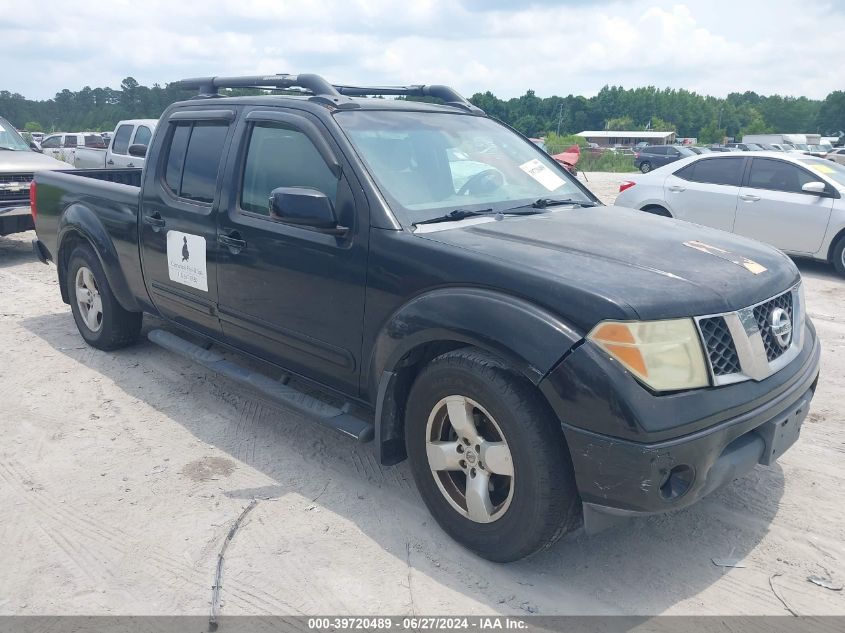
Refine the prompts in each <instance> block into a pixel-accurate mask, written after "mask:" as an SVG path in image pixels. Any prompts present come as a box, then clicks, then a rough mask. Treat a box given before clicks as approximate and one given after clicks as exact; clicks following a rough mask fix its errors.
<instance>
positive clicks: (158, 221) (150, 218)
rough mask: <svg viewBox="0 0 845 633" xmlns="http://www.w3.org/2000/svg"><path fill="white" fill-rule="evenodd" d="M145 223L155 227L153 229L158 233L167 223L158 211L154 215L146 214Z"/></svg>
mask: <svg viewBox="0 0 845 633" xmlns="http://www.w3.org/2000/svg"><path fill="white" fill-rule="evenodd" d="M144 223H145V224H149V225H150V226H151V227H153V231H155V232H156V233H158V232H159V231H160V230H161V228H162V227H163V226H164V225H165V221H164V218H162V217H161V214H160V213H159V212H158V211H156V212H155V213H153V214H152V215H145V216H144Z"/></svg>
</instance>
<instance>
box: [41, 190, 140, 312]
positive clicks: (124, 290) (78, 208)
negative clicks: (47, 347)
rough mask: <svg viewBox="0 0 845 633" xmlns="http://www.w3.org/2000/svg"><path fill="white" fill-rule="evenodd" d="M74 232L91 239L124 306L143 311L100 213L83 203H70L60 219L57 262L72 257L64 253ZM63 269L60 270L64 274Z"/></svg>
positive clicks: (110, 285)
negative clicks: (98, 214)
mask: <svg viewBox="0 0 845 633" xmlns="http://www.w3.org/2000/svg"><path fill="white" fill-rule="evenodd" d="M116 228H117V229H118V230H122V231H125V230H130V231H134V230H135V226H134V221H133V226H132V227H131V228H130V227H116ZM73 235H78V236H79V237H81V238H83V239H84V240H86V241H88V242H89V243H90V244H91V246H92V247H93V249H94V252H95V253H96V254H97V257H98V258H99V259H100V264H101V265H102V267H103V271H104V272H105V273H106V279H107V280H108V282H109V287H110V288H111V291H112V293H113V294H114V296H115V298H116V299H117V301H118V303H120V305H121V306H122V307H123V308H124V309H125V310H131V311H135V312H138V311H141V309H142V308H141V306H140V305H138V302H137V301H136V299H135V296H134V295H133V294H132V291H131V290H130V287H129V284H128V283H127V281H126V276H125V275H124V272H123V269H122V267H121V264H120V258H119V256H118V254H117V250H116V249H115V246H114V242H113V241H112V238H111V236H110V235H109V232H108V231H107V230H106V227H105V226H104V224H103V222H102V221H101V220H100V218H99V217H98V216H97V214H96V213H95V212H94V211H93V210H92V209H90V208H88V207H87V206H85V205H84V204H80V203H75V204H71V205H70V206H68V208H67V209H65V211H64V213H63V214H62V216H61V219H60V220H59V230H58V245H59V249H58V253H57V259H56V262H57V264H59V265H61V264H62V262H66V261H67V260H66V258H67V257H69V256H70V252H65V249H66V245H67V244H68V243H69V242H68V238H70V237H71V236H73ZM63 273H64V271H63V272H62V273H61V274H63ZM64 292H65V290H64V284H62V294H63V295H64Z"/></svg>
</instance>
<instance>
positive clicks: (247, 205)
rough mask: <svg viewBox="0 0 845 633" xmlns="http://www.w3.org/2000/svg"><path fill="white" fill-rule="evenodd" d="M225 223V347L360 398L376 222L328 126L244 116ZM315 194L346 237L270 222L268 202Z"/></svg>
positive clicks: (303, 117) (300, 118) (292, 114)
mask: <svg viewBox="0 0 845 633" xmlns="http://www.w3.org/2000/svg"><path fill="white" fill-rule="evenodd" d="M244 114H245V115H244V116H243V117H242V118H241V121H240V123H239V124H238V130H237V133H236V136H235V138H237V139H238V148H237V150H236V149H234V147H233V149H232V151H231V153H230V163H231V167H230V168H229V170H228V173H231V174H232V175H233V176H232V179H231V181H230V184H231V190H230V191H229V194H228V200H227V208H226V210H225V212H223V210H222V209H221V213H220V214H219V216H218V217H219V237H220V238H221V239H223V240H226V241H228V242H229V243H230V244H232V242H231V240H233V239H234V240H237V241H238V242H235V244H238V246H237V247H234V248H230V247H228V246H227V247H224V249H223V252H222V253H221V259H220V263H221V265H220V268H219V273H218V278H219V282H218V286H219V310H220V319H221V322H222V327H223V332H224V334H225V337H226V341H228V342H231V343H232V344H233V345H236V346H237V347H239V348H241V349H245V350H247V351H249V352H252V353H253V354H255V355H257V356H259V357H261V358H264V359H266V360H269V361H271V362H275V363H277V364H279V365H281V366H283V367H285V368H287V369H289V370H290V371H293V372H296V373H298V374H301V375H304V376H307V377H309V378H312V379H315V380H319V381H320V382H322V383H324V384H328V385H331V386H332V387H335V388H336V389H339V390H341V391H344V392H346V393H350V394H355V393H356V392H357V389H358V369H359V367H360V365H361V359H360V354H361V336H362V324H363V316H364V294H365V285H366V265H367V248H368V247H367V243H368V239H369V216H368V207H367V202H366V199H365V198H364V196H363V193H362V188H361V185H360V184H358V183H357V181H356V180H355V177H354V175H352V170H351V168H350V166H349V164H348V163H346V162H345V160H344V158H343V155H342V153H341V152H340V150H339V148H338V147H337V145H336V144H335V143H334V141H333V139H331V137H330V135H329V134H328V132H327V130H326V129H325V127H324V126H323V124H322V123H321V122H320V121H319V120H318V119H316V118H314V117H312V116H311V115H308V114H307V113H304V112H303V113H297V112H296V111H293V110H286V111H282V110H270V109H267V108H252V109H250V110H245V113H244ZM277 187H309V188H314V189H318V190H319V191H322V192H323V193H325V194H326V195H327V196H328V197H329V199H330V200H331V201H332V202H333V204H334V208H335V212H336V215H337V218H338V220H339V222H340V224H341V225H343V226H347V227H349V229H350V230H349V232H348V233H347V234H345V235H342V236H336V235H330V234H327V233H323V232H320V231H318V230H314V229H310V228H306V227H303V226H294V225H290V224H285V223H284V222H282V221H280V220H279V219H277V218H274V217H272V216H271V215H270V213H269V209H268V200H269V197H270V192H271V191H272V190H273V189H275V188H277Z"/></svg>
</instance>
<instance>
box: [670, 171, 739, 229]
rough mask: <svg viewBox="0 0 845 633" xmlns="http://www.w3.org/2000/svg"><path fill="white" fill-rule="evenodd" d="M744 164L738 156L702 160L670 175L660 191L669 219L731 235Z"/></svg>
mask: <svg viewBox="0 0 845 633" xmlns="http://www.w3.org/2000/svg"><path fill="white" fill-rule="evenodd" d="M745 163H746V158H744V157H741V156H736V157H734V156H714V157H712V158H701V159H699V160H696V161H693V162H692V163H689V164H688V165H685V166H684V167H682V168H681V169H679V170H677V171H676V172H674V173H673V174H671V175H669V176H668V177H667V178H666V180H665V182H664V183H663V188H664V195H665V198H666V202H668V203H669V207H670V210H671V211H672V215H673V216H674V217H676V218H678V219H681V220H687V221H688V222H695V223H697V224H701V225H703V226H712V227H713V228H716V229H721V230H723V231H733V227H734V219H735V217H736V206H737V196H739V185H740V184H741V183H742V174H743V170H744V169H745Z"/></svg>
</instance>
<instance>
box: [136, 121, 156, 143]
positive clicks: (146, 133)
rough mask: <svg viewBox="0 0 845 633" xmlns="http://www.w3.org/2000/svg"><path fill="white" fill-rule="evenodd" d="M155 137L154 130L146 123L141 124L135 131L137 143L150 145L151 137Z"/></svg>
mask: <svg viewBox="0 0 845 633" xmlns="http://www.w3.org/2000/svg"><path fill="white" fill-rule="evenodd" d="M152 137H153V132H152V130H151V129H150V128H148V127H147V126H146V125H139V126H138V129H137V130H136V131H135V144H136V145H149V144H150V139H152Z"/></svg>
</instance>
